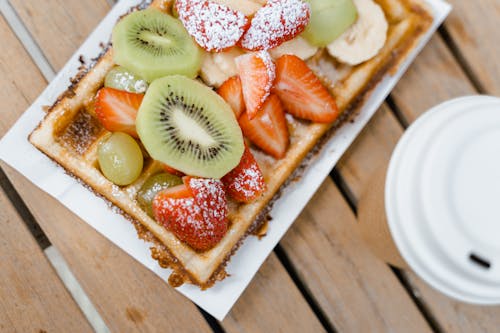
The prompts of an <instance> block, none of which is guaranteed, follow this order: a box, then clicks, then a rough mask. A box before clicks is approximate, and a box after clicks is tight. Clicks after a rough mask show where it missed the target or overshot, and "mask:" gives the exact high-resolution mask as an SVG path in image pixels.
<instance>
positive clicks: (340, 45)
mask: <svg viewBox="0 0 500 333" xmlns="http://www.w3.org/2000/svg"><path fill="white" fill-rule="evenodd" d="M354 4H355V5H356V7H357V9H358V20H357V21H356V23H354V25H352V26H351V27H350V28H349V29H348V30H347V31H346V32H344V33H343V34H342V35H341V36H340V37H339V38H337V39H336V40H335V41H333V43H331V44H330V45H328V47H327V49H328V53H330V54H331V55H332V56H333V57H335V58H337V60H339V61H340V62H343V63H346V64H349V65H352V66H355V65H359V64H360V63H362V62H364V61H367V60H369V59H371V58H373V57H374V56H376V55H377V54H378V52H379V51H380V49H381V48H382V47H383V46H384V44H385V41H386V39H387V29H388V27H389V25H388V23H387V20H386V18H385V15H384V11H383V10H382V8H380V6H379V5H378V4H377V3H375V2H374V1H373V0H354Z"/></svg>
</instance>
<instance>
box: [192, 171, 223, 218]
mask: <svg viewBox="0 0 500 333" xmlns="http://www.w3.org/2000/svg"><path fill="white" fill-rule="evenodd" d="M182 180H183V181H184V184H186V186H187V187H188V188H189V189H190V190H191V193H192V194H193V196H194V200H195V202H196V204H197V205H198V206H199V207H200V209H201V213H202V215H203V218H204V219H205V220H207V221H209V222H212V223H223V222H224V223H225V222H227V209H228V208H227V201H226V193H225V191H224V184H222V182H221V181H220V180H219V179H211V178H195V177H190V176H186V177H183V178H182Z"/></svg>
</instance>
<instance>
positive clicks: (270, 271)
mask: <svg viewBox="0 0 500 333" xmlns="http://www.w3.org/2000/svg"><path fill="white" fill-rule="evenodd" d="M312 318H314V320H313V319H312ZM222 326H223V327H224V329H225V330H226V331H227V332H249V333H250V332H324V328H323V327H322V326H321V324H320V322H319V321H318V320H317V319H316V317H314V314H313V312H312V310H311V309H310V308H309V306H308V305H307V304H306V303H304V302H303V298H302V295H301V294H300V293H299V291H298V290H297V288H296V287H295V286H294V284H293V281H292V280H291V279H290V276H289V275H288V274H286V272H285V271H284V269H283V266H282V265H281V263H280V262H279V260H278V258H277V257H276V255H275V254H274V253H273V254H271V255H270V256H269V258H268V259H267V260H266V262H265V263H264V265H263V266H262V267H261V268H260V270H259V273H258V275H257V276H256V277H255V278H254V279H253V280H252V282H251V283H250V285H249V286H248V288H247V290H246V291H245V292H244V293H243V295H242V296H241V298H240V299H239V300H238V302H237V303H236V305H235V306H234V308H233V309H232V310H231V313H230V314H229V316H228V317H226V319H225V320H224V321H223V322H222Z"/></svg>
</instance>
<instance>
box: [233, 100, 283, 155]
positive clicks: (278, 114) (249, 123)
mask: <svg viewBox="0 0 500 333" xmlns="http://www.w3.org/2000/svg"><path fill="white" fill-rule="evenodd" d="M239 123H240V127H241V130H242V131H243V135H244V136H245V137H246V138H248V139H250V141H252V142H253V143H254V144H255V145H256V146H257V147H259V148H260V149H262V150H263V151H265V152H266V153H268V154H270V155H272V156H274V157H275V158H282V157H283V156H285V153H286V150H287V149H288V145H289V144H290V138H289V134H288V126H287V122H286V119H285V111H284V110H283V106H282V105H281V102H280V100H279V98H278V97H277V96H276V95H273V94H271V95H270V96H269V98H268V99H267V101H266V102H265V103H264V106H263V107H262V109H261V110H260V111H259V112H258V113H257V116H256V117H255V119H252V120H250V119H248V117H247V116H246V115H245V114H243V115H242V116H241V117H240V119H239Z"/></svg>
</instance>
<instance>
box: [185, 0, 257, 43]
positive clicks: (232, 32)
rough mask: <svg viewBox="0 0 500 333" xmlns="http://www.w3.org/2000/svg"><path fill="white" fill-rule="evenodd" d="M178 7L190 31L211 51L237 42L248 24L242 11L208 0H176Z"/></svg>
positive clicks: (198, 41)
mask: <svg viewBox="0 0 500 333" xmlns="http://www.w3.org/2000/svg"><path fill="white" fill-rule="evenodd" d="M175 9H176V10H177V13H178V14H179V19H180V20H181V22H182V24H183V25H184V27H185V28H186V30H187V31H188V33H189V34H190V35H191V36H192V37H193V38H194V39H195V40H196V42H197V43H198V44H199V45H200V46H201V47H202V48H204V49H205V50H207V51H209V52H212V51H216V52H220V51H224V50H227V49H229V48H230V47H232V46H234V45H236V43H237V42H238V41H239V40H240V39H241V36H243V34H244V33H245V31H246V30H247V29H248V26H249V21H248V19H247V18H246V16H245V15H244V14H243V13H241V12H239V11H236V10H232V9H231V8H229V7H228V6H226V5H223V4H219V3H216V2H212V1H208V0H177V1H176V2H175Z"/></svg>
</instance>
